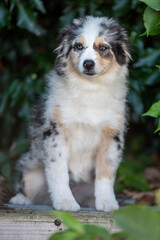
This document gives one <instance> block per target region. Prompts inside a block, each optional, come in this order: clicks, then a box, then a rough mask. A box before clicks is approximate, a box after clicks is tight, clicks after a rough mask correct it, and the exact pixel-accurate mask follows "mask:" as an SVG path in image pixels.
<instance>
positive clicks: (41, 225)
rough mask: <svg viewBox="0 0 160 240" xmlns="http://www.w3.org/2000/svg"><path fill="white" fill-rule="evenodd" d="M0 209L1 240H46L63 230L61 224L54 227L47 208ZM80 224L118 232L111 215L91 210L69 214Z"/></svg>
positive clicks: (37, 206)
mask: <svg viewBox="0 0 160 240" xmlns="http://www.w3.org/2000/svg"><path fill="white" fill-rule="evenodd" d="M5 206H6V207H5V208H3V209H0V239H1V240H14V239H15V240H32V239H33V240H47V239H48V237H49V236H50V235H51V234H52V233H55V232H57V231H63V230H64V229H65V227H64V225H63V223H61V224H60V225H59V226H56V224H55V220H56V219H57V218H56V217H55V216H53V215H52V214H51V213H50V211H49V210H50V209H52V208H51V207H49V206H39V205H28V206H27V205H5ZM71 214H72V215H73V216H75V217H76V218H77V220H79V221H80V222H83V223H89V224H97V225H99V226H103V227H105V228H107V229H108V230H109V231H110V232H116V231H118V230H119V229H118V227H117V226H116V225H115V223H114V221H113V219H112V216H111V214H109V213H104V212H98V211H95V210H93V209H82V210H81V211H79V212H77V213H71Z"/></svg>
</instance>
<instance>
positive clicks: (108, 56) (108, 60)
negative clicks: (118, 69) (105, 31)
mask: <svg viewBox="0 0 160 240" xmlns="http://www.w3.org/2000/svg"><path fill="white" fill-rule="evenodd" d="M100 46H106V47H107V49H106V50H104V51H101V50H100V49H99V47H100ZM93 48H94V49H95V51H96V54H97V62H98V64H99V65H100V66H104V69H105V70H106V71H107V70H108V69H110V68H111V66H112V64H113V62H114V56H113V54H112V52H111V50H110V47H109V46H108V45H107V44H106V43H105V38H104V37H99V38H97V39H96V41H95V43H94V45H93Z"/></svg>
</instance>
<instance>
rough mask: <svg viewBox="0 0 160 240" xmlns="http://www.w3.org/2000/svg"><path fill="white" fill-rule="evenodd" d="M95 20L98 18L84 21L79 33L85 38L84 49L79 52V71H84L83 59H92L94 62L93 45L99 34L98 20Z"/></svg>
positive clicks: (94, 52) (95, 56)
mask: <svg viewBox="0 0 160 240" xmlns="http://www.w3.org/2000/svg"><path fill="white" fill-rule="evenodd" d="M97 20H99V18H96V19H95V18H89V20H88V21H87V22H86V23H85V25H84V27H83V31H82V33H81V35H82V36H83V38H84V39H85V46H84V47H85V51H84V52H83V53H82V54H81V56H80V58H79V62H78V65H79V66H78V67H79V70H80V72H83V71H84V66H83V63H84V61H86V60H92V61H94V63H96V58H97V55H96V51H95V49H94V48H93V46H94V42H95V40H96V38H97V37H98V35H99V24H100V21H97ZM94 71H95V72H96V64H95V67H94Z"/></svg>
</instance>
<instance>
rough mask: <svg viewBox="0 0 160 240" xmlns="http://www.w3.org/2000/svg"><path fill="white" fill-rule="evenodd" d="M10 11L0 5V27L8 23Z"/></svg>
mask: <svg viewBox="0 0 160 240" xmlns="http://www.w3.org/2000/svg"><path fill="white" fill-rule="evenodd" d="M7 16H8V11H7V9H5V8H4V7H2V6H0V28H2V27H4V26H6V24H7Z"/></svg>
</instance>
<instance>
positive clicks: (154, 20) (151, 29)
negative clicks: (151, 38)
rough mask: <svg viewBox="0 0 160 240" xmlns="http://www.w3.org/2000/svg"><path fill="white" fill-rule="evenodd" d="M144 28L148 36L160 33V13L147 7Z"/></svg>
mask: <svg viewBox="0 0 160 240" xmlns="http://www.w3.org/2000/svg"><path fill="white" fill-rule="evenodd" d="M143 19H144V26H145V28H146V31H147V36H148V35H157V34H159V33H160V12H159V11H155V10H154V9H152V8H150V7H147V8H146V10H145V12H144V15H143Z"/></svg>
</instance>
